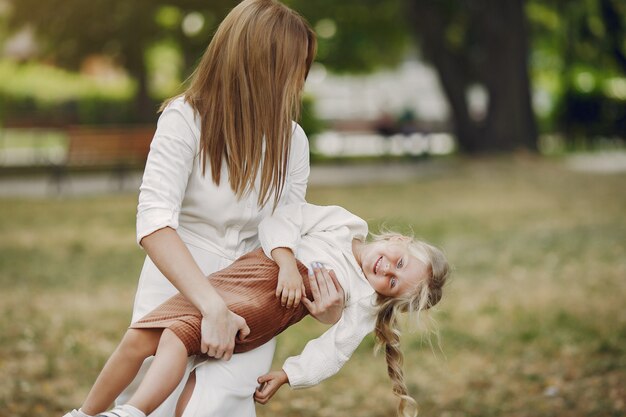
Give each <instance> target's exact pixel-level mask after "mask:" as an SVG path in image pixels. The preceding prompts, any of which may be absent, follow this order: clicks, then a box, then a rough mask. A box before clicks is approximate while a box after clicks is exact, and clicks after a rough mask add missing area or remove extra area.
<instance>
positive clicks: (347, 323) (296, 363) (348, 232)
mask: <svg viewBox="0 0 626 417" xmlns="http://www.w3.org/2000/svg"><path fill="white" fill-rule="evenodd" d="M366 236H367V223H366V222H365V221H364V220H363V219H361V218H359V217H357V216H355V215H354V214H352V213H350V212H349V211H348V210H346V209H344V208H342V207H338V206H316V205H313V204H308V203H298V204H289V205H285V206H283V207H280V208H279V209H277V210H276V212H274V214H273V215H272V216H270V217H267V218H265V219H264V220H263V221H262V222H261V224H260V226H259V240H260V241H261V246H262V248H263V251H264V252H265V254H266V255H267V256H268V257H271V252H272V250H273V249H275V248H278V247H286V248H290V249H291V250H292V251H293V253H294V254H295V255H296V258H297V259H298V260H300V261H301V262H302V263H304V264H305V265H308V264H310V263H311V262H314V261H317V262H321V263H323V264H324V265H325V266H326V267H327V268H328V269H333V270H334V271H335V273H336V275H337V280H338V281H339V283H340V284H341V286H342V287H343V290H344V293H345V297H346V300H345V301H346V304H345V308H344V311H343V313H342V315H341V318H340V319H339V321H338V322H337V323H336V324H335V325H333V326H332V327H331V328H329V329H328V330H327V331H326V332H325V333H324V334H322V335H321V336H320V337H319V338H317V339H314V340H311V341H310V342H308V343H307V345H306V346H305V347H304V350H303V351H302V353H301V354H300V355H298V356H293V357H290V358H288V359H287V360H286V361H285V363H284V364H283V370H284V371H285V373H286V374H287V376H288V378H289V384H290V385H291V387H292V388H306V387H309V386H312V385H316V384H318V383H320V382H321V381H323V380H324V379H326V378H328V377H330V376H332V375H334V374H336V373H337V372H338V371H339V370H340V369H341V367H342V366H343V365H344V364H345V363H346V362H347V361H348V359H350V356H352V353H353V352H354V351H355V349H356V348H357V347H358V346H359V344H360V343H361V341H362V340H363V338H364V337H365V336H366V335H367V334H369V333H370V332H372V331H373V330H374V326H375V322H376V310H375V300H376V293H375V291H374V289H373V288H372V287H371V285H370V284H369V282H368V281H367V279H366V278H365V275H363V271H362V270H361V267H360V266H359V265H358V263H357V262H356V259H355V258H354V255H353V253H352V240H353V239H359V240H365V237H366Z"/></svg>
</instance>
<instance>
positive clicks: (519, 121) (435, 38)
mask: <svg viewBox="0 0 626 417" xmlns="http://www.w3.org/2000/svg"><path fill="white" fill-rule="evenodd" d="M408 4H409V18H410V19H411V23H412V24H411V27H413V28H414V31H415V34H416V35H417V37H418V38H419V39H420V40H421V43H420V45H421V47H422V50H423V52H424V54H425V56H426V58H427V59H429V60H430V61H431V62H432V64H433V65H434V66H435V68H436V70H437V73H438V75H439V79H440V81H441V84H442V87H443V90H444V93H445V95H446V97H447V99H448V103H449V104H450V108H451V111H452V119H453V124H454V133H455V134H456V137H457V142H458V145H459V149H460V151H461V152H464V153H485V152H502V151H512V150H515V149H519V148H525V149H528V150H531V151H535V150H536V149H537V133H536V124H535V120H534V115H533V112H532V106H531V98H530V82H529V76H528V62H527V55H528V43H527V33H528V31H527V29H526V23H525V16H524V9H523V0H478V1H476V2H469V1H464V2H458V3H454V4H455V7H457V8H458V7H462V8H463V10H461V11H460V12H461V13H465V14H468V15H470V21H472V22H473V24H474V26H475V27H473V28H472V29H473V30H474V31H475V32H476V33H477V36H476V39H472V41H474V42H476V44H470V45H466V47H465V48H462V49H463V50H462V51H458V50H457V51H455V50H453V48H451V47H450V45H449V44H448V41H447V38H446V31H447V29H448V26H449V25H450V20H451V18H450V16H449V15H446V14H445V12H444V9H443V7H444V6H445V5H444V4H443V3H442V1H441V0H439V1H435V0H408ZM470 50H471V51H472V52H470ZM477 50H478V51H480V53H479V54H478V56H479V59H478V60H476V51H477ZM472 53H473V55H472ZM472 81H480V82H482V83H483V84H484V86H485V87H486V89H487V92H488V95H489V104H488V108H487V115H486V117H485V120H484V121H477V120H473V119H472V118H471V117H470V115H469V111H468V103H467V99H466V91H467V88H468V86H469V85H470V84H471V82H472Z"/></svg>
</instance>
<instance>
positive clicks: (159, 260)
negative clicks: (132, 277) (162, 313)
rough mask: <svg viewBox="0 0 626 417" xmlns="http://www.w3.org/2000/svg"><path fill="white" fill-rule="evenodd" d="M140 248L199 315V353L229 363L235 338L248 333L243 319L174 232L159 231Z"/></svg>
mask: <svg viewBox="0 0 626 417" xmlns="http://www.w3.org/2000/svg"><path fill="white" fill-rule="evenodd" d="M141 245H142V246H143V247H144V249H145V251H146V253H147V254H148V256H150V259H152V261H153V262H154V264H155V265H156V266H157V268H159V270H160V271H161V273H163V275H165V276H166V277H168V279H169V280H170V282H171V283H172V284H173V285H174V286H175V287H176V288H177V289H178V291H180V292H181V294H183V295H184V296H185V298H187V299H188V300H189V302H191V303H192V304H193V305H194V306H195V307H196V308H197V309H198V310H200V312H201V313H202V345H201V350H202V352H203V353H206V354H208V355H209V356H211V357H214V358H217V359H220V358H222V359H225V360H228V359H230V357H231V356H232V354H233V350H234V348H235V337H237V336H238V337H239V338H240V339H242V340H243V339H244V338H245V337H246V336H247V335H248V334H249V333H250V329H249V328H248V326H247V325H246V321H245V320H244V319H243V317H240V316H238V315H237V314H235V313H233V312H232V311H230V310H229V309H228V307H227V306H226V304H225V303H224V300H222V298H221V297H220V296H219V294H218V293H217V292H216V291H215V289H214V288H213V286H212V285H211V284H210V282H209V281H208V280H207V279H206V277H205V275H204V274H203V273H202V271H201V270H200V268H199V267H198V265H197V264H196V262H195V260H194V259H193V257H192V256H191V253H190V252H189V249H187V246H185V244H184V243H183V241H182V240H181V239H180V237H179V236H178V234H177V233H176V231H175V230H173V229H172V228H170V227H165V228H163V229H159V230H157V231H155V232H154V233H152V234H150V235H148V236H146V237H144V238H143V239H142V240H141Z"/></svg>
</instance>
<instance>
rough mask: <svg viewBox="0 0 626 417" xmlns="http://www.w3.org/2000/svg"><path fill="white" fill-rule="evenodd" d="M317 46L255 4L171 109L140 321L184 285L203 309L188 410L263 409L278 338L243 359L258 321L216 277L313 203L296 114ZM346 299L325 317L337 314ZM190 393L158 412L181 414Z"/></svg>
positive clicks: (154, 187)
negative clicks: (236, 305) (228, 298)
mask: <svg viewBox="0 0 626 417" xmlns="http://www.w3.org/2000/svg"><path fill="white" fill-rule="evenodd" d="M315 50H316V40H315V35H314V33H313V31H312V30H311V29H310V27H309V26H308V24H307V23H306V22H305V21H304V19H302V17H300V16H299V15H298V14H297V13H295V12H294V11H292V10H290V9H289V8H287V7H286V6H284V5H282V4H280V3H278V2H277V1H274V0H245V1H243V2H241V3H240V4H239V5H238V6H237V7H235V8H234V9H233V10H232V11H231V12H230V13H229V14H228V16H227V17H226V18H225V19H224V21H223V22H222V23H221V24H220V27H219V28H218V30H217V32H216V33H215V35H214V37H213V40H212V41H211V43H210V45H209V47H208V48H207V50H206V52H205V54H204V56H203V57H202V60H201V62H200V64H199V65H198V67H197V69H196V70H195V72H194V74H193V75H192V77H191V80H190V85H189V87H188V89H187V90H186V91H185V92H184V93H183V94H182V95H181V96H179V97H176V98H174V99H171V100H170V101H169V102H166V103H165V105H164V107H163V108H162V110H163V112H162V114H161V116H160V118H159V122H158V125H157V130H156V133H155V137H154V140H153V142H152V145H151V149H150V155H149V156H148V161H147V164H146V169H145V173H144V178H143V182H142V185H141V191H140V195H139V205H138V212H137V240H138V242H139V244H140V245H141V246H142V247H143V248H144V249H145V251H146V253H147V255H148V256H147V257H146V261H145V264H144V267H143V269H142V272H141V276H140V280H139V287H138V290H137V295H136V299H135V306H134V311H133V319H132V321H133V322H134V321H136V320H138V319H140V318H141V317H143V316H144V315H145V314H146V313H147V312H148V311H150V310H152V309H153V308H154V307H156V306H157V305H159V304H160V303H161V302H163V301H164V300H166V299H167V298H169V297H170V296H172V295H173V294H175V293H176V291H179V292H181V293H182V294H183V295H184V296H185V297H186V298H187V299H188V300H189V301H190V302H191V303H192V304H193V305H194V306H195V307H196V308H197V309H198V310H200V311H201V312H202V316H203V320H202V352H203V353H206V354H207V355H208V356H210V357H212V358H214V359H211V360H209V361H206V362H205V363H202V364H200V365H199V366H197V367H196V368H195V371H194V373H195V374H194V375H193V381H194V383H195V389H193V390H192V388H193V384H191V385H189V386H188V388H187V389H186V390H185V392H186V394H187V395H186V399H185V401H184V402H185V403H187V400H188V406H187V408H186V409H185V411H184V416H185V417H187V416H189V417H191V416H202V417H209V416H215V417H217V416H226V415H228V416H238V417H239V416H242V417H245V416H254V415H255V412H254V403H253V400H252V395H253V393H254V391H255V389H256V386H257V382H256V378H257V377H258V376H260V375H262V374H264V373H265V372H267V370H268V369H269V366H270V364H271V358H272V356H273V353H274V346H275V342H274V341H273V340H272V341H270V342H268V343H266V344H265V345H263V346H261V347H259V348H257V349H254V350H252V351H250V352H247V353H244V354H240V355H235V356H232V351H233V347H234V340H235V337H236V336H237V337H240V338H244V337H245V336H246V334H247V333H248V331H249V330H248V327H247V325H246V323H245V320H244V319H243V318H241V317H239V316H237V315H236V314H234V313H232V312H231V311H229V310H228V308H227V307H226V304H225V303H224V301H223V300H222V299H221V298H220V296H219V295H218V294H217V293H216V291H215V290H214V288H213V287H212V286H211V284H210V283H209V282H208V281H207V280H206V278H205V277H206V275H208V274H210V273H212V272H214V271H217V270H220V269H223V268H224V267H226V266H228V265H229V264H230V263H231V262H232V261H234V260H235V259H236V258H238V257H239V256H241V255H243V254H244V253H246V252H249V251H250V250H252V249H254V248H256V247H257V246H258V238H257V226H258V224H259V222H260V221H261V219H262V218H263V217H265V216H267V215H268V214H270V213H271V212H272V211H273V209H274V208H275V207H277V206H280V205H283V204H286V203H290V202H298V201H304V196H305V192H306V184H307V179H308V174H309V160H308V157H309V153H308V142H307V138H306V135H305V134H304V132H303V131H302V129H301V128H300V127H299V126H298V125H296V124H295V123H294V122H293V120H297V117H298V113H299V106H300V95H301V91H302V88H303V86H304V81H305V78H306V76H307V74H308V71H309V68H310V66H311V63H312V61H313V58H314V55H315ZM325 278H326V279H329V278H328V275H326V277H325ZM339 299H341V300H342V297H341V296H339V297H335V298H334V299H332V300H331V301H332V302H335V308H328V309H325V310H324V309H323V308H321V311H318V312H317V318H318V319H322V320H324V321H327V322H332V321H333V320H337V319H338V318H339V315H340V314H341V306H337V303H338V302H339V301H337V300H339ZM323 301H324V300H322V302H323ZM340 302H342V301H340ZM340 302H339V303H340ZM231 356H232V357H231ZM196 361H198V360H196ZM196 365H197V364H196ZM193 367H194V364H193V363H189V364H188V371H189V370H191V369H192V368H193ZM132 387H133V386H132V385H131V387H130V388H129V390H127V392H126V394H123V395H122V396H120V400H121V401H123V400H124V399H125V398H127V397H128V395H130V393H132V389H133V388H132ZM182 388H183V387H182V385H181V386H180V387H179V388H178V389H177V391H176V392H175V393H174V394H173V395H172V396H171V397H170V398H169V399H168V400H167V401H166V402H165V403H164V404H163V405H162V406H161V407H159V408H158V409H157V410H156V411H155V412H154V413H153V414H151V415H152V416H157V417H161V416H168V417H169V416H171V415H173V413H174V407H175V404H176V398H177V397H178V395H179V394H180V391H181V390H182ZM178 412H179V414H180V412H181V410H180V409H179V410H178Z"/></svg>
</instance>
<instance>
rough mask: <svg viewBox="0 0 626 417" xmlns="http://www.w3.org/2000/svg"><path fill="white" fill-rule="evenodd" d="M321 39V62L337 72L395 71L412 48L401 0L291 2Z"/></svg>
mask: <svg viewBox="0 0 626 417" xmlns="http://www.w3.org/2000/svg"><path fill="white" fill-rule="evenodd" d="M286 3H287V4H289V5H290V6H292V7H293V8H294V9H295V10H298V12H300V13H301V14H302V15H303V16H304V17H306V18H307V20H308V21H309V22H310V23H311V25H312V26H313V28H314V29H315V31H316V32H317V35H318V42H319V47H318V56H317V61H318V62H321V63H322V64H324V65H327V66H328V67H330V68H331V69H333V70H334V71H338V72H351V73H365V72H371V71H373V70H375V69H379V68H385V67H393V66H395V65H397V64H398V63H399V62H400V61H401V60H402V59H403V58H404V57H405V56H406V52H407V47H408V46H409V44H410V36H409V32H408V26H407V22H406V20H405V19H404V18H403V12H404V3H403V2H402V1H401V0H386V1H380V0H343V1H336V0H316V1H310V0H290V1H286Z"/></svg>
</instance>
